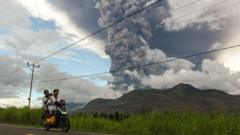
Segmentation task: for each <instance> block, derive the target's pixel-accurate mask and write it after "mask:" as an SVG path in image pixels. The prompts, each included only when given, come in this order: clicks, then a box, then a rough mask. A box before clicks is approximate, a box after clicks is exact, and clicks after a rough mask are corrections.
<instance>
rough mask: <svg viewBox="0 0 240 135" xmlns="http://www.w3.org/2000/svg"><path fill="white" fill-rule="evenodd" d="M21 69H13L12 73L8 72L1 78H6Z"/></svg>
mask: <svg viewBox="0 0 240 135" xmlns="http://www.w3.org/2000/svg"><path fill="white" fill-rule="evenodd" d="M19 71H21V69H16V70H14V71H12V72H10V73H7V74H5V75H3V76H1V77H0V78H1V79H2V78H5V77H8V76H11V75H13V74H15V73H17V72H19Z"/></svg>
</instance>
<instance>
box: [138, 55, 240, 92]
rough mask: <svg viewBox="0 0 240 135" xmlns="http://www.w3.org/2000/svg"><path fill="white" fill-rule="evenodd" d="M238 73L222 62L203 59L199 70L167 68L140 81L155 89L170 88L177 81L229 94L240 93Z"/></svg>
mask: <svg viewBox="0 0 240 135" xmlns="http://www.w3.org/2000/svg"><path fill="white" fill-rule="evenodd" d="M239 79H240V73H239V72H238V73H232V72H231V71H230V70H229V69H228V68H226V67H224V66H223V65H222V64H220V63H218V62H216V61H212V60H208V59H205V60H204V61H203V63H202V68H201V71H198V70H197V71H194V70H187V69H182V70H179V71H174V70H172V69H169V70H167V71H166V72H165V73H164V74H162V75H150V76H148V77H144V78H143V79H142V83H143V84H145V85H146V86H150V87H152V88H155V89H162V88H170V87H173V86H174V85H176V84H179V83H187V84H191V85H193V86H195V87H197V88H201V89H219V90H223V91H225V92H227V93H230V94H240V91H239V89H240V82H239Z"/></svg>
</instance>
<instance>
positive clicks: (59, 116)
mask: <svg viewBox="0 0 240 135" xmlns="http://www.w3.org/2000/svg"><path fill="white" fill-rule="evenodd" d="M67 115H68V113H67V111H66V109H65V107H63V106H62V107H60V106H57V111H55V112H54V114H53V115H52V116H51V117H47V116H46V117H45V119H44V122H43V123H44V124H43V127H44V128H45V130H46V131H49V130H50V128H60V129H61V131H63V132H68V131H69V129H70V122H69V119H68V117H67Z"/></svg>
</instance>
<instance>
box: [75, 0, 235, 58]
mask: <svg viewBox="0 0 240 135" xmlns="http://www.w3.org/2000/svg"><path fill="white" fill-rule="evenodd" d="M199 1H201V0H196V1H192V2H189V3H188V4H186V5H184V6H182V7H179V8H172V9H171V10H172V11H171V12H175V11H177V10H180V9H182V8H185V7H187V6H190V5H193V4H195V3H197V2H199ZM225 2H229V1H221V2H217V3H214V4H212V5H210V6H207V7H204V8H201V9H199V10H196V11H195V12H191V13H190V14H185V15H181V16H178V17H175V18H173V19H181V18H184V17H187V16H191V15H193V14H196V13H198V12H200V11H203V10H206V9H209V8H211V7H213V6H216V4H217V5H218V4H223V3H225ZM238 4H240V3H239V2H237V3H234V4H233V5H230V6H228V7H224V8H221V9H220V10H216V11H215V12H211V13H209V14H207V15H204V16H208V15H211V14H215V13H217V12H222V11H224V10H226V9H228V8H231V7H233V6H237V5H238ZM186 21H189V20H184V21H181V22H180V23H177V24H178V25H180V24H182V23H184V22H186ZM104 47H105V46H103V47H101V48H100V49H103V48H104ZM81 52H83V53H81ZM87 52H88V51H87V50H84V49H82V50H80V51H78V53H81V54H84V53H87Z"/></svg>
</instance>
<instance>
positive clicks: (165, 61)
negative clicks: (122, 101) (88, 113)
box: [38, 44, 240, 83]
mask: <svg viewBox="0 0 240 135" xmlns="http://www.w3.org/2000/svg"><path fill="white" fill-rule="evenodd" d="M237 47H240V44H239V45H234V46H229V47H224V48H219V49H215V50H211V51H205V52H200V53H195V54H191V55H186V56H181V57H177V58H172V59H166V60H163V61H159V62H154V63H148V64H144V65H139V66H132V67H125V68H122V69H119V70H112V71H106V72H100V73H95V74H89V75H82V76H73V77H69V78H60V79H52V80H38V82H40V83H47V82H56V81H65V80H71V79H77V78H87V77H92V76H99V75H104V74H109V73H117V72H119V71H123V70H131V69H138V68H141V67H146V66H152V65H157V64H162V63H168V62H172V61H176V60H179V59H187V58H191V57H196V56H200V55H205V54H210V53H214V52H219V51H223V50H227V49H232V48H237Z"/></svg>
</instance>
